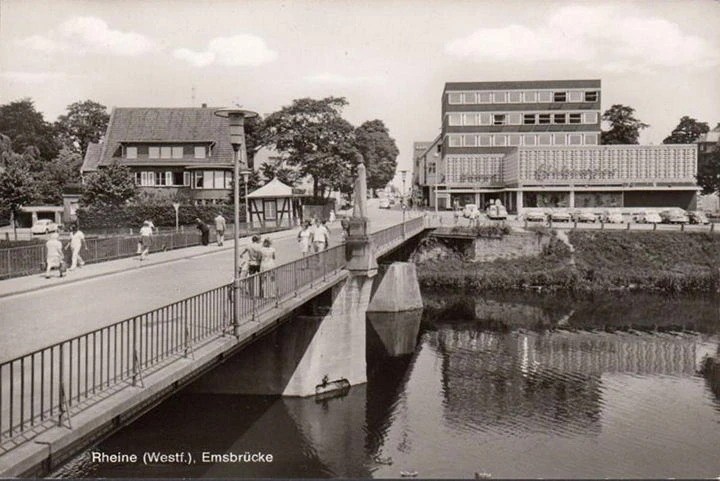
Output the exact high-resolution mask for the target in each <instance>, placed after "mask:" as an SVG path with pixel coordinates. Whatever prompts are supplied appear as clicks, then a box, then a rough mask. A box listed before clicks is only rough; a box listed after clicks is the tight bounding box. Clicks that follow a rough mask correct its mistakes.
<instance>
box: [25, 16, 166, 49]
mask: <svg viewBox="0 0 720 481" xmlns="http://www.w3.org/2000/svg"><path fill="white" fill-rule="evenodd" d="M19 43H20V44H21V45H22V46H25V47H28V48H31V49H33V50H39V51H41V52H45V53H56V52H64V53H72V54H77V55H84V54H87V53H102V54H104V55H118V56H125V57H132V56H138V55H143V54H146V53H150V52H153V51H155V50H158V46H157V44H156V43H155V41H154V40H152V39H151V38H149V37H146V36H145V35H142V34H139V33H135V32H121V31H119V30H112V29H111V28H110V27H109V26H108V24H107V23H106V22H105V21H104V20H101V19H99V18H95V17H73V18H71V19H69V20H66V21H65V22H63V23H62V24H60V26H59V27H58V28H57V29H55V30H51V31H49V32H48V33H47V34H46V35H33V36H31V37H27V38H24V39H22V40H20V41H19Z"/></svg>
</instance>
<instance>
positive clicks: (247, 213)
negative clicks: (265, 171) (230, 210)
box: [240, 169, 252, 234]
mask: <svg viewBox="0 0 720 481" xmlns="http://www.w3.org/2000/svg"><path fill="white" fill-rule="evenodd" d="M251 173H252V171H251V170H250V169H243V170H241V171H240V175H242V178H243V184H244V185H245V224H246V225H247V231H248V234H249V233H250V227H251V223H250V220H251V219H250V205H249V204H248V180H250V174H251Z"/></svg>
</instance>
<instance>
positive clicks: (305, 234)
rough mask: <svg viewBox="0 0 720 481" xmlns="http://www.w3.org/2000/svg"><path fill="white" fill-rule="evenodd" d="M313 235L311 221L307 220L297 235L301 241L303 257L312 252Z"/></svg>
mask: <svg viewBox="0 0 720 481" xmlns="http://www.w3.org/2000/svg"><path fill="white" fill-rule="evenodd" d="M311 237H312V232H311V231H310V222H305V223H304V224H303V225H302V227H301V228H300V232H298V236H297V239H298V242H299V243H300V252H302V256H303V257H305V256H306V255H308V254H309V253H310V238H311Z"/></svg>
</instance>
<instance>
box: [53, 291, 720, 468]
mask: <svg viewBox="0 0 720 481" xmlns="http://www.w3.org/2000/svg"><path fill="white" fill-rule="evenodd" d="M424 299H425V305H426V308H425V310H424V311H423V312H422V313H419V312H417V313H407V314H405V315H403V316H400V317H398V316H396V317H395V318H394V319H383V318H382V317H383V316H379V318H377V319H369V327H368V383H367V384H366V385H362V386H357V387H353V388H351V389H350V390H349V392H347V393H344V394H343V395H340V396H338V397H335V398H330V399H324V400H316V399H296V398H279V397H267V396H231V395H214V394H198V393H193V392H191V391H189V390H188V391H183V392H180V393H178V394H177V395H176V396H174V397H173V398H171V399H169V400H168V401H166V402H164V403H163V404H162V405H160V406H159V407H157V408H156V409H155V410H153V411H152V412H150V413H148V414H146V415H145V416H144V417H142V418H140V419H139V420H138V421H137V422H135V423H134V424H132V425H131V426H129V427H127V428H124V429H123V430H121V431H119V432H118V433H116V434H115V435H113V436H111V437H110V438H108V439H106V440H105V441H103V442H102V443H101V444H100V445H99V446H97V447H95V448H93V449H92V450H90V451H88V452H85V453H83V454H81V455H79V456H78V457H76V458H75V459H74V460H73V461H72V462H70V463H68V465H66V466H65V467H64V468H62V469H61V470H60V471H58V472H56V473H54V474H53V476H59V477H155V478H156V477H219V478H230V477H232V478H243V477H270V478H275V477H373V478H388V477H393V478H394V477H400V476H401V475H402V474H415V473H417V475H418V476H419V477H423V478H472V477H473V476H475V473H478V474H480V475H481V476H492V477H493V478H605V477H611V478H708V477H712V478H715V477H717V476H719V475H720V367H716V368H705V369H704V368H703V366H706V367H707V366H710V365H711V364H712V362H713V360H714V359H718V358H720V322H719V321H718V318H719V312H720V310H719V307H720V304H719V303H718V301H717V300H716V299H687V298H685V299H675V298H668V297H659V296H651V295H636V294H633V295H631V294H613V295H603V296H597V297H588V298H570V297H554V296H539V295H518V294H512V295H506V296H491V297H483V298H476V297H475V296H473V295H470V294H464V295H458V294H451V293H437V292H435V293H424ZM388 326H395V331H394V332H393V333H391V334H390V336H391V337H392V336H394V337H393V339H394V340H393V341H390V342H388V341H387V339H388V332H389V331H392V330H393V329H392V327H391V328H388ZM383 341H384V342H383ZM708 359H709V360H708ZM718 362H719V363H720V360H718ZM719 366H720V364H719ZM91 451H95V452H104V453H123V454H131V453H134V454H137V455H138V456H139V457H140V458H142V455H143V454H144V453H148V452H164V453H174V452H186V453H188V452H189V453H191V455H192V456H193V459H194V460H195V461H196V462H195V463H194V464H190V465H183V464H173V463H159V462H158V463H154V464H152V463H151V464H150V465H144V464H142V463H141V462H134V463H133V462H126V463H97V462H93V461H92V454H91ZM203 452H210V453H229V452H232V453H238V454H240V455H243V454H245V453H246V452H247V453H264V454H272V456H273V461H272V462H264V463H212V462H208V463H203V462H201V461H200V457H201V456H202V453H203Z"/></svg>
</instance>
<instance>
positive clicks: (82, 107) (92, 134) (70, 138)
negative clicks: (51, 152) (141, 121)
mask: <svg viewBox="0 0 720 481" xmlns="http://www.w3.org/2000/svg"><path fill="white" fill-rule="evenodd" d="M108 120H110V115H109V114H108V112H107V108H106V107H105V106H104V105H102V104H99V103H97V102H93V101H92V100H85V101H82V102H75V103H73V104H70V105H68V106H67V114H66V115H61V116H60V117H58V120H57V122H56V123H55V127H56V129H57V133H58V136H59V137H60V140H61V142H62V143H63V144H64V145H66V146H72V147H74V148H75V149H77V150H78V151H79V152H80V155H82V156H83V157H84V156H85V152H86V151H87V146H88V144H89V143H90V142H97V141H99V140H100V138H101V137H102V136H103V135H105V130H106V129H107V124H108Z"/></svg>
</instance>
